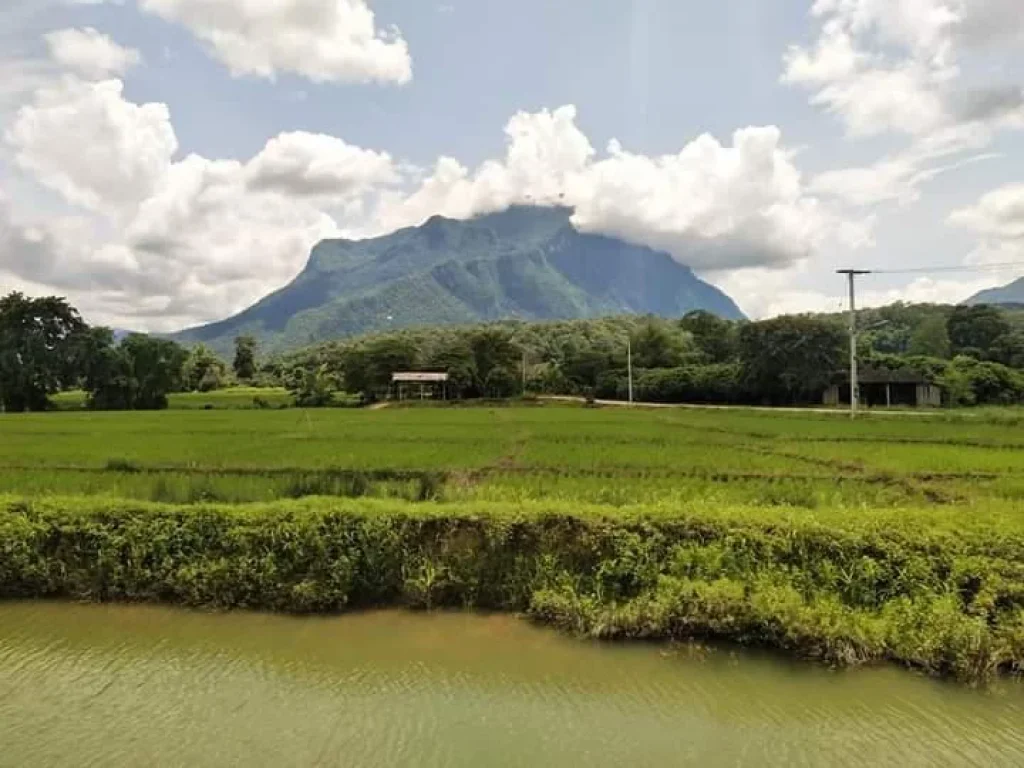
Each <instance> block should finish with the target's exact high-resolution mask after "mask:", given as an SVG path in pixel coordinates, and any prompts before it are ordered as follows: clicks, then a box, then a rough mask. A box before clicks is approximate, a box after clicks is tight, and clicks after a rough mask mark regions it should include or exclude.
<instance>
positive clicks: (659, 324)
mask: <svg viewBox="0 0 1024 768" xmlns="http://www.w3.org/2000/svg"><path fill="white" fill-rule="evenodd" d="M630 343H631V345H632V348H633V365H634V366H636V367H637V368H674V367H676V366H678V365H680V364H681V363H682V362H683V353H684V351H685V344H684V342H683V340H682V338H681V337H680V335H679V333H678V332H676V333H673V332H672V331H671V330H670V328H669V327H668V325H667V324H666V323H665V322H664V321H659V320H655V319H654V318H647V319H646V320H644V322H643V323H641V325H640V327H639V328H637V329H636V330H635V331H634V332H633V333H631V334H630Z"/></svg>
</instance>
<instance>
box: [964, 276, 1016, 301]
mask: <svg viewBox="0 0 1024 768" xmlns="http://www.w3.org/2000/svg"><path fill="white" fill-rule="evenodd" d="M964 304H1021V305H1024V277H1021V278H1018V279H1017V280H1014V281H1013V282H1012V283H1010V284H1009V285H1004V286H1003V287H1001V288H990V289H989V290H987V291H981V292H980V293H976V294H974V295H973V296H971V298H969V299H967V301H965V302H964Z"/></svg>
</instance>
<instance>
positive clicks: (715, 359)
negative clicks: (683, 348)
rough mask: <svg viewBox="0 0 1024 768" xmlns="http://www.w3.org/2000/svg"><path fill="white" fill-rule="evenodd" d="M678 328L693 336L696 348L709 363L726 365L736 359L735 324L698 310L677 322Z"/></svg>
mask: <svg viewBox="0 0 1024 768" xmlns="http://www.w3.org/2000/svg"><path fill="white" fill-rule="evenodd" d="M679 327H680V328H682V329H683V330H684V331H687V332H689V333H690V335H691V336H693V340H694V342H695V343H696V345H697V348H698V349H699V350H700V351H701V353H702V354H703V356H704V359H705V360H706V361H707V362H709V363H726V362H729V361H730V360H733V359H735V357H736V351H737V350H736V336H737V330H736V323H734V322H732V321H730V320H723V319H722V318H721V317H719V316H718V315H715V314H712V313H711V312H707V311H706V310H703V309H698V310H696V311H694V312H689V313H687V314H686V315H684V316H683V318H682V320H680V321H679Z"/></svg>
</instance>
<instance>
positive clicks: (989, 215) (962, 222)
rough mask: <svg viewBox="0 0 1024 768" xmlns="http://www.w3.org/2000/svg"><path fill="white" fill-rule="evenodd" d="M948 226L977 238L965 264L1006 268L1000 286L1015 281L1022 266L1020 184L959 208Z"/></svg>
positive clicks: (1023, 190) (1023, 227)
mask: <svg viewBox="0 0 1024 768" xmlns="http://www.w3.org/2000/svg"><path fill="white" fill-rule="evenodd" d="M949 223H950V224H953V225H954V226H958V227H963V228H966V229H968V230H971V231H973V232H974V233H975V234H977V235H978V244H977V246H976V247H975V248H974V250H973V251H971V253H970V254H969V255H968V257H967V261H968V263H970V264H974V265H977V266H981V267H987V268H990V269H991V268H993V267H996V268H997V269H998V268H1000V267H1002V266H1003V265H1012V264H1016V265H1017V266H1016V267H1015V268H1013V267H1006V268H1005V269H1004V270H1003V271H1002V274H1001V277H1002V279H1001V281H1000V282H1008V281H1009V280H1010V279H1012V278H1013V277H1019V276H1020V273H1021V267H1020V264H1021V262H1024V184H1020V183H1015V184H1006V185H1004V186H1002V187H999V188H998V189H994V190H992V191H991V192H988V193H986V194H985V195H982V197H981V198H980V199H979V200H978V201H977V202H976V203H974V204H973V205H969V206H966V207H964V208H959V209H957V210H955V211H953V212H952V213H951V214H950V216H949Z"/></svg>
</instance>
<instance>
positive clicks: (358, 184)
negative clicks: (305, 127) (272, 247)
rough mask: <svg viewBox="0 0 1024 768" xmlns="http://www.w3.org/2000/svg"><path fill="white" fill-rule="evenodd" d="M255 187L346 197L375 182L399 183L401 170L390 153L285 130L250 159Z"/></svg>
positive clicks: (374, 184) (292, 192)
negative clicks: (397, 167)
mask: <svg viewBox="0 0 1024 768" xmlns="http://www.w3.org/2000/svg"><path fill="white" fill-rule="evenodd" d="M247 170H248V179H249V184H250V186H251V187H252V188H254V189H265V190H275V191H278V192H281V193H283V194H287V195H297V196H306V195H311V196H323V197H327V198H333V199H337V200H346V199H351V198H353V197H356V196H359V195H362V194H365V193H366V192H368V191H369V190H371V189H372V188H373V187H375V186H378V185H384V184H394V183H397V182H398V180H399V175H398V171H397V169H396V168H395V165H394V163H393V162H392V160H391V157H390V156H389V155H388V154H387V153H386V152H374V151H373V150H369V149H362V148H361V147H355V146H352V145H351V144H347V143H345V142H344V141H342V140H341V139H339V138H336V137H334V136H327V135H325V134H314V133H306V132H302V131H299V132H294V133H282V134H281V135H279V136H277V137H275V138H273V139H271V140H270V141H269V142H267V145H266V147H264V148H263V150H262V151H261V152H260V153H259V154H258V155H257V156H256V157H254V158H253V159H252V161H251V162H250V163H249V164H248V168H247Z"/></svg>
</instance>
